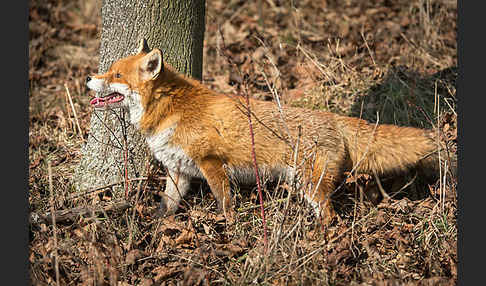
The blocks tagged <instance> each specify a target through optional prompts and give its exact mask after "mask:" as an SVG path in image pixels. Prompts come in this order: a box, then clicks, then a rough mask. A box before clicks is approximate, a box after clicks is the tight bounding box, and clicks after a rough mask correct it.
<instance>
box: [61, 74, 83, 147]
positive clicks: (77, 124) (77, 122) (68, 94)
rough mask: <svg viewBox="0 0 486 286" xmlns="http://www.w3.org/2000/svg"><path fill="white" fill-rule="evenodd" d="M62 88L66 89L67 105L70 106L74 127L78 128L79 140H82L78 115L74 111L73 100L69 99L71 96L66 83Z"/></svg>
mask: <svg viewBox="0 0 486 286" xmlns="http://www.w3.org/2000/svg"><path fill="white" fill-rule="evenodd" d="M64 88H65V89H66V93H67V96H68V99H69V104H70V105H71V109H72V110H73V115H74V120H75V122H76V126H77V127H78V133H79V137H81V139H82V140H84V139H83V132H82V131H81V127H80V126H79V121H78V115H77V114H76V109H74V104H73V100H72V99H71V94H70V93H69V89H68V86H67V84H66V83H65V84H64Z"/></svg>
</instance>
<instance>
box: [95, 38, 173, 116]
mask: <svg viewBox="0 0 486 286" xmlns="http://www.w3.org/2000/svg"><path fill="white" fill-rule="evenodd" d="M163 70H164V67H163V61H162V52H161V51H160V50H159V49H157V48H155V49H153V50H150V49H149V47H148V45H147V42H146V40H145V39H142V40H140V43H139V46H138V49H137V51H136V53H135V54H134V55H131V56H128V57H126V58H123V59H120V60H118V61H116V62H115V63H113V64H112V65H111V67H110V68H109V70H108V71H107V72H106V73H105V74H101V75H92V76H88V77H87V78H86V85H87V86H88V88H89V89H91V90H93V91H96V97H95V98H93V99H92V100H91V101H90V104H91V105H92V106H93V107H94V108H96V109H102V110H107V109H113V108H127V109H132V107H138V106H139V107H141V106H140V104H141V93H142V92H141V90H142V89H143V88H144V87H145V86H146V85H147V84H148V83H149V82H151V81H154V80H155V79H156V78H157V77H158V76H159V74H160V73H162V72H163Z"/></svg>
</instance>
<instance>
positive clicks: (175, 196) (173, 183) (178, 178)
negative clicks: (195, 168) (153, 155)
mask: <svg viewBox="0 0 486 286" xmlns="http://www.w3.org/2000/svg"><path fill="white" fill-rule="evenodd" d="M190 183H191V182H190V178H189V177H188V176H186V175H184V174H182V173H179V172H175V171H171V170H168V172H167V179H166V185H165V193H164V197H163V198H162V200H161V201H160V207H159V215H160V216H167V215H172V214H174V213H175V212H176V211H177V209H178V208H179V203H180V202H181V200H182V198H183V197H184V195H185V194H186V193H187V191H188V190H189V187H190Z"/></svg>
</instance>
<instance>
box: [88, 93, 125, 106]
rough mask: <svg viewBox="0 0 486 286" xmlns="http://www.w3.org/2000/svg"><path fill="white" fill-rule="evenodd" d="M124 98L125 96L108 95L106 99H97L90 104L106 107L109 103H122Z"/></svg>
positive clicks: (117, 94)
mask: <svg viewBox="0 0 486 286" xmlns="http://www.w3.org/2000/svg"><path fill="white" fill-rule="evenodd" d="M123 98H124V96H123V95H121V94H119V93H115V94H112V95H108V96H105V97H95V98H93V99H92V100H91V101H90V102H89V103H90V104H91V105H94V106H95V107H102V106H105V105H106V104H107V103H116V102H120V101H122V100H123Z"/></svg>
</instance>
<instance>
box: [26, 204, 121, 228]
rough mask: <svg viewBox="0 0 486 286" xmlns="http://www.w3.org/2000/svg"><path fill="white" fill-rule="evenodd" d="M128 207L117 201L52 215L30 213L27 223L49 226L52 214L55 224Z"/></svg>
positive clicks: (57, 212) (59, 211) (56, 212)
mask: <svg viewBox="0 0 486 286" xmlns="http://www.w3.org/2000/svg"><path fill="white" fill-rule="evenodd" d="M129 207H130V204H129V203H128V202H127V201H125V200H123V201H118V202H115V203H111V204H106V205H104V206H91V207H75V208H72V209H67V210H58V211H55V212H54V213H51V212H47V213H45V214H38V213H34V212H32V213H30V217H29V223H30V224H41V223H45V224H51V223H52V218H53V214H54V217H55V218H56V223H60V222H65V221H76V219H77V218H78V217H79V216H83V215H87V214H88V215H91V212H93V213H94V215H99V214H101V213H104V212H112V211H115V212H116V211H123V210H126V209H128V208H129Z"/></svg>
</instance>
